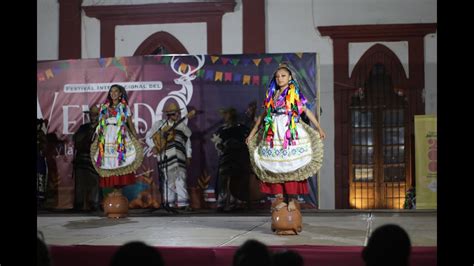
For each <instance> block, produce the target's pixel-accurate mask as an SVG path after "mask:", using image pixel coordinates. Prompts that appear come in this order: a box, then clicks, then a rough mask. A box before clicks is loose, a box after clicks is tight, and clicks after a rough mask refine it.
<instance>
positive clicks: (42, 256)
mask: <svg viewBox="0 0 474 266" xmlns="http://www.w3.org/2000/svg"><path fill="white" fill-rule="evenodd" d="M36 238H37V241H36V265H38V266H51V256H50V255H49V249H48V246H47V245H46V243H45V241H44V237H43V233H41V232H39V231H38V235H37V237H36Z"/></svg>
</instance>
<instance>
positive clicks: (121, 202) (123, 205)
mask: <svg viewBox="0 0 474 266" xmlns="http://www.w3.org/2000/svg"><path fill="white" fill-rule="evenodd" d="M103 204H104V214H105V215H106V216H107V217H109V218H123V217H127V215H128V199H127V197H125V196H124V195H122V192H121V191H119V190H115V191H113V192H111V193H109V195H107V197H106V198H105V199H104V203H103Z"/></svg>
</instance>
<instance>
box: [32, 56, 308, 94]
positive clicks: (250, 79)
mask: <svg viewBox="0 0 474 266" xmlns="http://www.w3.org/2000/svg"><path fill="white" fill-rule="evenodd" d="M303 54H304V53H289V54H283V55H282V54H280V55H275V56H266V57H263V58H232V57H229V56H218V55H210V56H209V58H210V61H211V62H212V64H214V65H215V64H221V65H227V64H232V65H234V66H237V65H239V64H240V65H243V66H248V65H255V66H256V67H258V66H259V65H260V64H261V63H262V62H264V63H265V64H267V65H268V64H270V63H272V62H276V63H280V62H282V60H283V59H284V57H285V58H286V60H288V61H292V60H293V59H294V56H297V57H299V58H302V57H303ZM155 58H156V59H157V61H158V62H159V63H160V64H169V63H170V61H171V58H172V56H164V55H156V56H155ZM98 63H99V65H100V67H101V68H107V67H109V66H110V65H113V66H115V67H117V68H118V69H120V70H121V71H123V72H124V73H125V75H126V76H128V72H127V62H126V59H125V58H124V57H109V58H99V59H98ZM252 63H253V64H252ZM67 68H69V62H61V63H60V64H58V65H57V66H54V67H52V68H48V69H46V70H44V71H41V72H39V73H38V74H37V80H38V81H45V80H48V79H51V78H54V76H55V75H58V74H59V73H61V72H62V71H64V70H65V69H67ZM179 68H180V69H181V71H183V72H184V71H186V70H187V69H188V68H190V70H192V68H193V66H192V65H189V64H186V63H181V64H180V66H179ZM298 72H299V73H300V74H301V75H302V77H303V78H306V77H307V75H306V72H305V71H304V69H300V70H299V71H298ZM196 74H197V75H196V76H197V77H199V78H204V80H207V81H216V82H234V83H240V82H242V84H243V85H257V86H259V85H266V84H267V82H268V80H269V76H268V75H263V76H260V75H248V74H244V73H238V72H228V71H215V70H207V69H200V70H199V71H198V72H197V73H196Z"/></svg>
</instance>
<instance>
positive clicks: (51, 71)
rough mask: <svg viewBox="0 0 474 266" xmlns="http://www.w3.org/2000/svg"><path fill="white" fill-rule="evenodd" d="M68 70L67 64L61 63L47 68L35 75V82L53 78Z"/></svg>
mask: <svg viewBox="0 0 474 266" xmlns="http://www.w3.org/2000/svg"><path fill="white" fill-rule="evenodd" d="M68 68H69V62H61V63H59V64H58V65H57V66H54V67H52V68H48V69H46V70H44V71H41V72H39V73H37V80H38V81H45V80H48V79H51V78H54V76H55V75H58V74H59V73H61V72H63V71H64V70H66V69H68Z"/></svg>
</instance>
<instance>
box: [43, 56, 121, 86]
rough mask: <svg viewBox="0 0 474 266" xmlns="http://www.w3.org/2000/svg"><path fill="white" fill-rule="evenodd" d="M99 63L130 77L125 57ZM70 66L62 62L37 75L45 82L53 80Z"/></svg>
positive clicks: (103, 66) (101, 59)
mask: <svg viewBox="0 0 474 266" xmlns="http://www.w3.org/2000/svg"><path fill="white" fill-rule="evenodd" d="M98 62H99V65H100V67H101V68H107V67H109V66H110V65H113V66H115V67H117V68H118V69H120V70H121V71H123V72H124V73H125V76H126V77H128V72H127V61H126V59H125V58H124V57H109V58H99V59H98ZM69 66H70V63H69V62H61V63H59V64H58V65H57V66H53V67H51V68H48V69H46V70H44V71H41V72H39V73H38V74H37V80H38V81H45V80H48V79H52V78H54V76H56V75H59V74H60V73H61V72H62V71H64V70H66V69H68V68H69Z"/></svg>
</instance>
